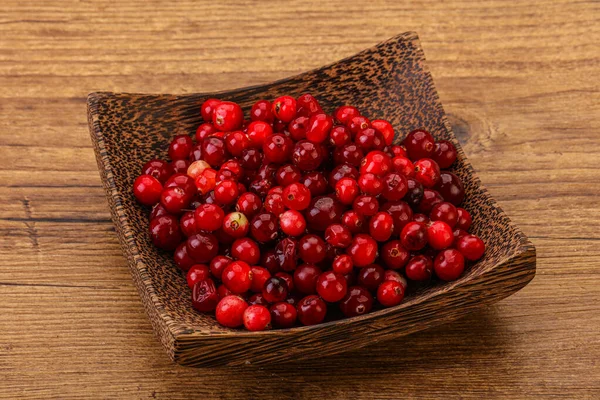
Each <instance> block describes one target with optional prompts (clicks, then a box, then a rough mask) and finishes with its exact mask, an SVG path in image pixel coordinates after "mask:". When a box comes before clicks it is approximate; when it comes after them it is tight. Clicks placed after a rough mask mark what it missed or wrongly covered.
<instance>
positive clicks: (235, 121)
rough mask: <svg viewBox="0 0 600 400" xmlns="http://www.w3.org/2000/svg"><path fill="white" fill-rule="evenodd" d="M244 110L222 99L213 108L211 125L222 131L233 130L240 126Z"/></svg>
mask: <svg viewBox="0 0 600 400" xmlns="http://www.w3.org/2000/svg"><path fill="white" fill-rule="evenodd" d="M243 120H244V112H243V111H242V108H241V107H240V106H239V105H238V104H236V103H233V102H231V101H222V102H220V103H219V104H218V105H217V106H216V107H215V109H214V112H213V116H212V122H213V125H214V126H215V127H216V128H217V129H218V130H220V131H222V132H229V131H235V130H238V129H240V128H241V127H242V122H243Z"/></svg>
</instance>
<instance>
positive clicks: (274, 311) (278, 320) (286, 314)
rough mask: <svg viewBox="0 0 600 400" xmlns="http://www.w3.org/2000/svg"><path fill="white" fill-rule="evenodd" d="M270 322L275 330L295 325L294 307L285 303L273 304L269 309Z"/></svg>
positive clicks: (296, 314)
mask: <svg viewBox="0 0 600 400" xmlns="http://www.w3.org/2000/svg"><path fill="white" fill-rule="evenodd" d="M270 311H271V321H272V323H273V325H274V326H275V327H277V328H291V327H292V326H294V324H295V323H296V318H297V317H298V312H297V311H296V307H294V306H293V305H291V304H290V303H287V302H285V301H280V302H278V303H275V304H273V305H272V306H271V308H270Z"/></svg>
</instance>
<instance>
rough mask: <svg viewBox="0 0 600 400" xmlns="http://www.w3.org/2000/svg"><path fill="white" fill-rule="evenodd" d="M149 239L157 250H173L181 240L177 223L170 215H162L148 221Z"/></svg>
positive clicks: (181, 236)
mask: <svg viewBox="0 0 600 400" xmlns="http://www.w3.org/2000/svg"><path fill="white" fill-rule="evenodd" d="M150 237H151V238H152V243H153V244H154V245H155V246H156V247H158V248H159V249H164V250H174V249H175V248H176V247H177V246H178V245H179V243H181V241H182V240H183V235H182V234H181V229H180V228H179V221H178V220H177V218H175V217H174V216H172V215H163V216H160V217H157V218H154V219H153V220H152V221H150Z"/></svg>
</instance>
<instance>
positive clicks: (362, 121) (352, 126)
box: [345, 115, 371, 136]
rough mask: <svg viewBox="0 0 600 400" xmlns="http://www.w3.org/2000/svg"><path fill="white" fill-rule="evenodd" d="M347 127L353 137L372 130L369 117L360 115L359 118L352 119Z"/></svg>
mask: <svg viewBox="0 0 600 400" xmlns="http://www.w3.org/2000/svg"><path fill="white" fill-rule="evenodd" d="M345 125H346V126H347V127H348V129H349V130H350V133H352V135H353V136H356V134H358V132H360V131H362V130H365V129H367V128H370V127H371V121H369V119H368V118H367V117H363V116H362V115H358V116H355V117H352V118H351V119H350V120H349V121H348V122H347V123H346V124H345Z"/></svg>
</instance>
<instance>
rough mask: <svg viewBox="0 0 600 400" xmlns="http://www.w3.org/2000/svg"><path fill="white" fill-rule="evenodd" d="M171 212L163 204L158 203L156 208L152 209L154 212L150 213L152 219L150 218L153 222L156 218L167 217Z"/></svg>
mask: <svg viewBox="0 0 600 400" xmlns="http://www.w3.org/2000/svg"><path fill="white" fill-rule="evenodd" d="M167 214H169V212H168V211H167V209H166V208H165V206H163V205H162V204H160V203H158V204H156V205H155V206H154V207H152V211H150V217H149V218H148V219H149V220H150V221H152V220H153V219H154V218H156V217H160V216H161V215H167Z"/></svg>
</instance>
